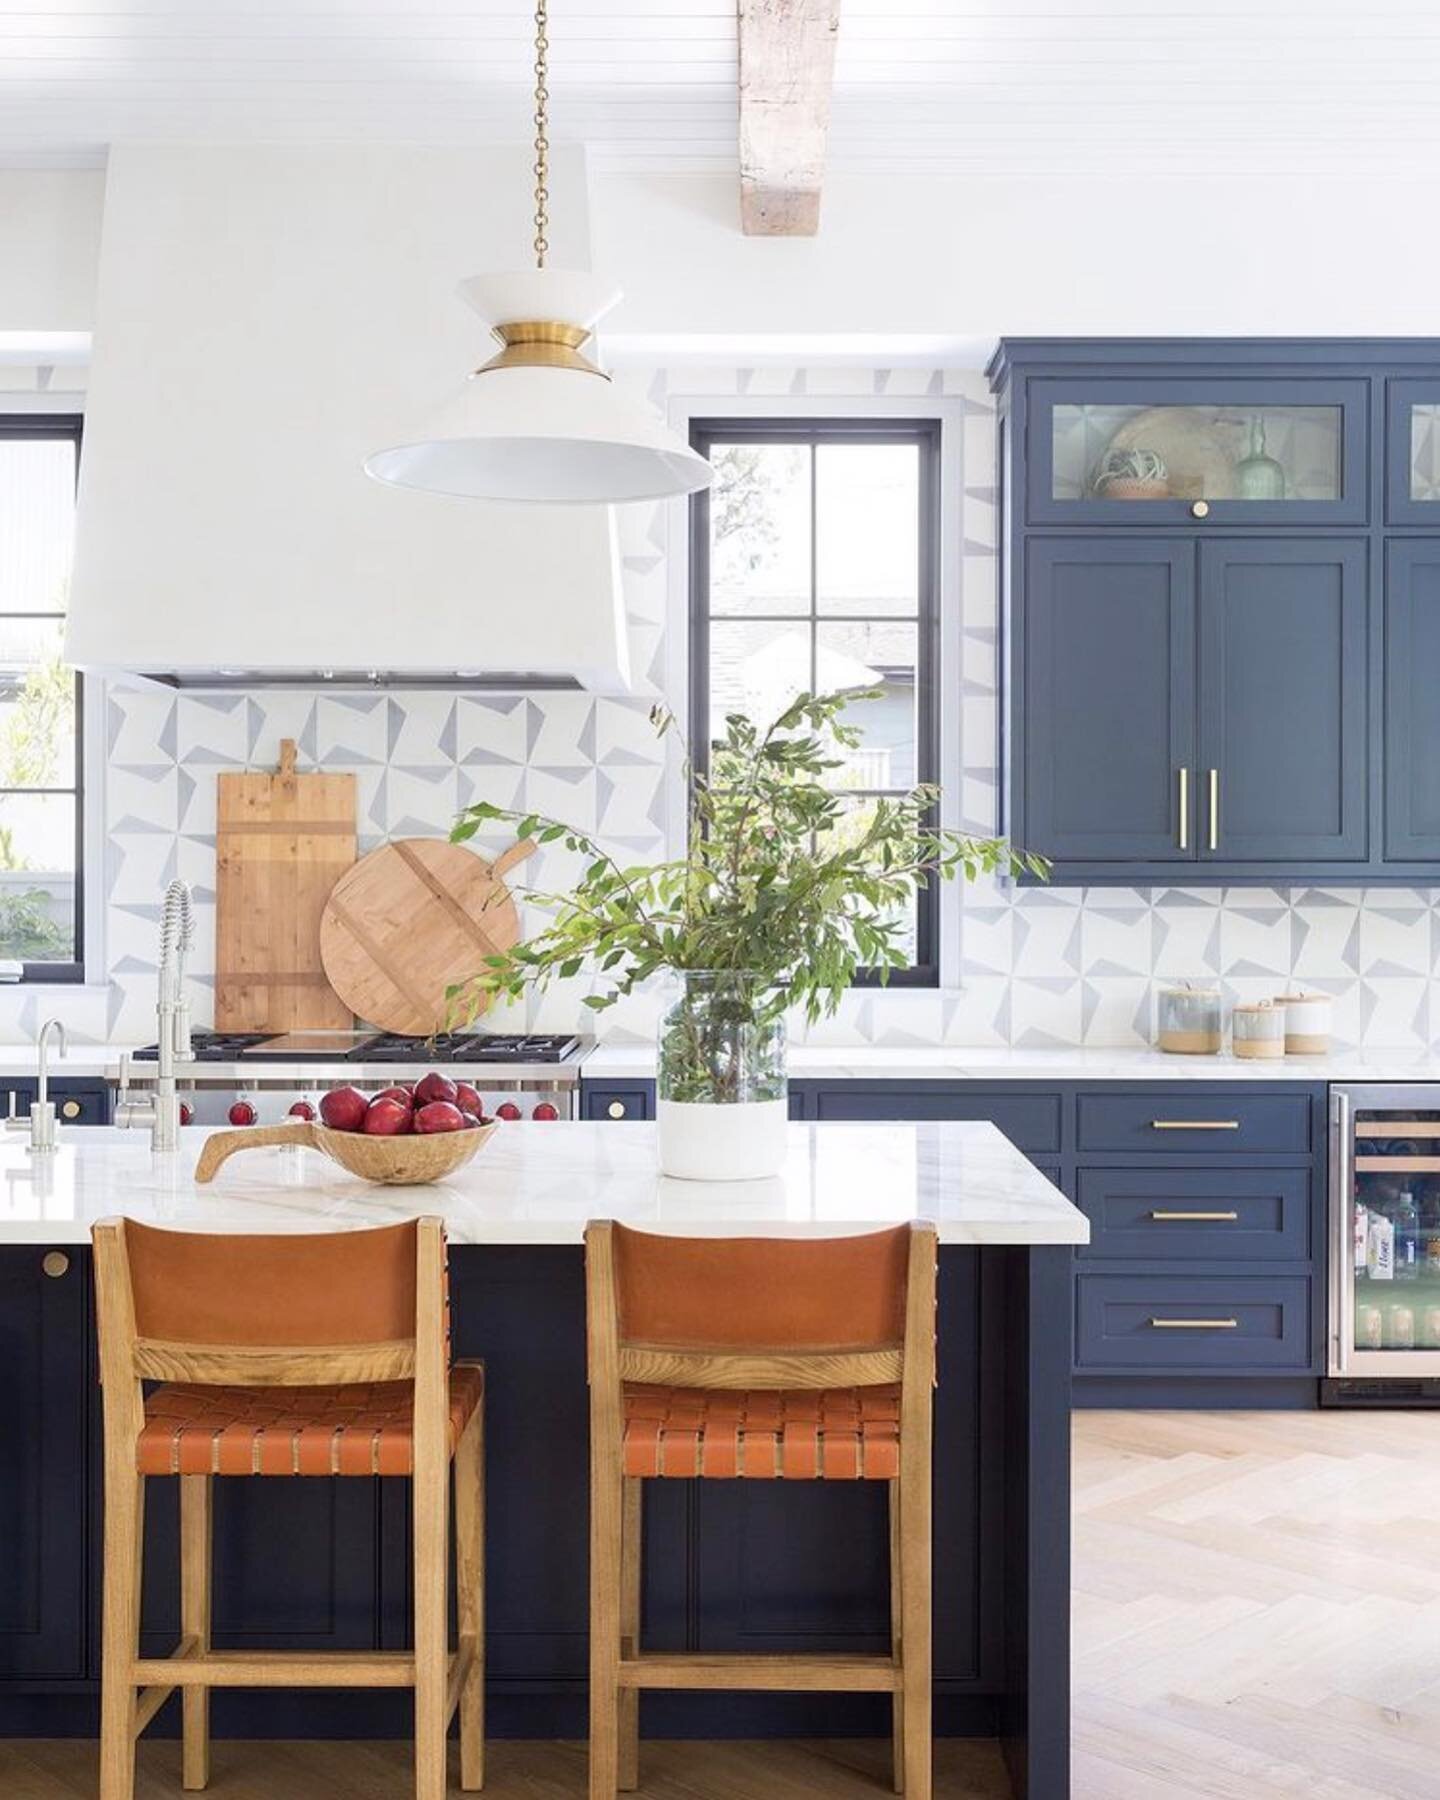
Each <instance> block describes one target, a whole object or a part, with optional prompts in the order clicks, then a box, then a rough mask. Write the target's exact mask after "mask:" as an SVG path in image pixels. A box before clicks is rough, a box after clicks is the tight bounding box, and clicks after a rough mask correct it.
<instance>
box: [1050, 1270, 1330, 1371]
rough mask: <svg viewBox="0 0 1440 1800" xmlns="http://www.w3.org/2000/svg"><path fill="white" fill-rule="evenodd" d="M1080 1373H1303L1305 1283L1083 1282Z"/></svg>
mask: <svg viewBox="0 0 1440 1800" xmlns="http://www.w3.org/2000/svg"><path fill="white" fill-rule="evenodd" d="M1076 1289H1077V1295H1076V1310H1075V1366H1076V1367H1077V1368H1078V1369H1091V1370H1094V1369H1154V1370H1160V1371H1164V1370H1170V1371H1182V1370H1186V1369H1194V1370H1207V1369H1213V1370H1223V1371H1229V1372H1230V1373H1232V1374H1242V1373H1245V1374H1248V1373H1263V1372H1265V1371H1272V1370H1282V1369H1289V1370H1302V1371H1303V1370H1306V1369H1308V1368H1309V1367H1310V1363H1311V1352H1310V1343H1311V1332H1310V1282H1309V1280H1308V1278H1307V1277H1306V1276H1303V1275H1294V1276H1281V1275H1264V1274H1260V1275H1216V1276H1201V1275H1081V1276H1079V1277H1078V1278H1077V1281H1076Z"/></svg>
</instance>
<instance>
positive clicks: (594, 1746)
mask: <svg viewBox="0 0 1440 1800" xmlns="http://www.w3.org/2000/svg"><path fill="white" fill-rule="evenodd" d="M617 1462H618V1459H612V1458H611V1457H606V1456H604V1455H603V1454H602V1455H601V1456H599V1457H596V1458H594V1459H593V1460H592V1464H591V1480H590V1800H614V1796H615V1792H616V1789H617V1788H618V1787H619V1784H620V1738H619V1726H620V1718H619V1698H620V1693H619V1679H618V1676H619V1662H620V1546H621V1538H622V1535H623V1532H622V1524H621V1513H622V1511H623V1501H622V1498H621V1492H622V1482H621V1477H620V1471H619V1468H618V1466H616V1463H617ZM597 1464H598V1465H599V1466H598V1467H597V1466H596V1465H597Z"/></svg>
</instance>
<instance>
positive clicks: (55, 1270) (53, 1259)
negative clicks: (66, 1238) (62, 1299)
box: [40, 1250, 70, 1281]
mask: <svg viewBox="0 0 1440 1800" xmlns="http://www.w3.org/2000/svg"><path fill="white" fill-rule="evenodd" d="M40 1267H41V1268H42V1269H43V1270H44V1271H45V1273H46V1274H47V1275H48V1276H49V1277H50V1279H51V1280H52V1281H58V1280H59V1279H60V1277H61V1276H62V1275H68V1274H69V1273H70V1258H69V1257H68V1256H67V1255H66V1254H65V1252H64V1251H63V1250H47V1251H46V1252H45V1255H44V1257H43V1258H42V1260H41V1263H40Z"/></svg>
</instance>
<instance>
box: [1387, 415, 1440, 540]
mask: <svg viewBox="0 0 1440 1800" xmlns="http://www.w3.org/2000/svg"><path fill="white" fill-rule="evenodd" d="M1385 516H1386V518H1387V519H1388V520H1389V522H1390V523H1391V524H1392V525H1426V526H1429V527H1430V528H1431V530H1435V529H1440V381H1392V382H1389V383H1388V384H1387V387H1386V394H1385Z"/></svg>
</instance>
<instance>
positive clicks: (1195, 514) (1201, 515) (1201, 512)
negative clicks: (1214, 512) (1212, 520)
mask: <svg viewBox="0 0 1440 1800" xmlns="http://www.w3.org/2000/svg"><path fill="white" fill-rule="evenodd" d="M1190 517H1191V518H1192V519H1208V518H1209V517H1210V502H1209V501H1208V500H1197V501H1196V502H1195V504H1194V505H1193V506H1192V507H1191V508H1190Z"/></svg>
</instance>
